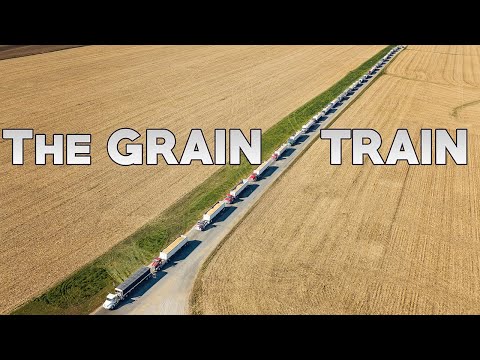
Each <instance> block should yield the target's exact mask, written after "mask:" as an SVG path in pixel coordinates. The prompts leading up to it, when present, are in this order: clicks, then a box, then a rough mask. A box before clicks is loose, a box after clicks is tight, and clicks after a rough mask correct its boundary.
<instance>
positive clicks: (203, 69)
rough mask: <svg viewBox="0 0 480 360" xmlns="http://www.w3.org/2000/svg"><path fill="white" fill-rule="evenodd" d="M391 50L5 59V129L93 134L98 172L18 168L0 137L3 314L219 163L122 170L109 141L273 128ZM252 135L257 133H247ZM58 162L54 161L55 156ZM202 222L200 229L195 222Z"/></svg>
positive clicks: (115, 52)
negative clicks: (132, 135)
mask: <svg viewBox="0 0 480 360" xmlns="http://www.w3.org/2000/svg"><path fill="white" fill-rule="evenodd" d="M382 48H383V47H382V46H87V47H81V48H74V49H68V50H62V51H57V52H53V53H47V54H41V55H35V56H29V57H24V58H17V59H9V60H3V61H0V79H1V80H0V125H1V128H2V129H8V128H33V129H34V130H35V132H36V133H45V134H47V135H48V137H47V141H48V142H50V141H51V135H52V134H53V133H59V134H62V133H63V134H67V133H89V134H92V139H93V140H92V165H91V166H88V167H85V166H81V167H75V166H53V165H48V166H44V167H40V166H34V153H33V144H32V143H33V142H32V141H30V142H27V143H26V152H25V163H26V164H25V166H17V167H14V166H11V165H8V164H10V162H11V154H10V153H11V143H10V142H7V141H0V164H1V165H0V197H1V199H2V201H1V202H0V292H1V294H2V296H1V297H0V313H5V312H8V311H10V310H12V309H13V308H15V307H16V306H18V305H20V304H21V303H23V302H25V301H26V300H28V299H30V298H32V297H33V296H35V295H38V294H40V293H41V292H42V291H44V290H46V289H47V288H48V287H50V286H52V285H54V284H55V283H56V282H58V281H60V280H61V279H63V278H64V277H66V276H67V275H69V274H71V273H72V272H73V271H75V270H77V269H79V268H80V267H81V266H83V265H84V264H86V263H87V262H89V261H91V260H93V259H94V258H95V257H97V256H98V255H100V254H102V253H104V252H105V251H107V250H108V249H109V248H111V247H112V246H113V245H115V244H116V243H118V242H119V241H121V240H122V239H124V238H125V237H127V236H128V235H129V234H131V233H132V232H134V231H135V230H136V229H138V228H139V227H140V226H142V225H144V224H145V223H146V222H148V221H149V220H151V219H152V218H154V217H155V216H157V215H159V214H160V213H161V212H162V211H163V210H165V209H166V208H167V207H168V206H169V205H171V204H172V203H173V202H174V201H175V200H177V199H178V198H179V197H180V196H182V195H184V194H185V193H187V192H188V191H190V190H192V189H193V188H194V187H195V186H197V185H199V184H200V183H201V182H203V181H204V180H205V179H207V178H208V176H209V175H211V174H212V173H213V172H214V171H215V170H216V169H217V167H215V166H201V165H198V164H195V165H192V166H166V165H165V164H164V163H163V162H162V161H160V164H159V166H154V167H151V166H148V167H147V166H138V167H135V166H134V167H121V166H118V165H115V164H114V163H113V162H112V161H111V160H110V159H109V157H108V154H107V151H106V143H107V140H108V137H109V136H110V134H111V133H112V132H113V131H115V130H117V129H119V128H122V127H129V128H134V129H136V130H137V131H139V132H140V133H141V134H142V135H144V134H145V129H146V128H167V129H170V130H171V131H172V132H173V133H174V134H175V135H176V137H177V148H176V149H177V151H176V154H177V156H180V155H181V151H182V148H183V146H184V144H185V142H186V140H187V137H188V134H189V132H190V130H191V129H192V128H199V127H200V128H202V129H203V131H204V134H205V136H206V138H207V140H208V142H209V144H210V146H212V147H213V129H214V128H216V127H219V128H241V129H243V130H244V131H246V130H248V129H250V128H259V127H260V128H262V129H263V130H266V129H268V128H269V127H270V126H272V125H273V124H275V123H276V122H277V121H278V120H280V119H281V118H282V117H284V116H286V115H287V114H288V113H290V112H291V111H293V110H295V109H296V108H298V107H299V106H301V105H302V104H304V103H305V102H307V101H308V100H310V99H311V98H313V97H315V96H317V95H318V94H319V93H321V92H322V91H323V90H325V89H326V88H328V87H329V86H331V85H332V84H334V83H335V82H336V81H338V80H339V79H341V78H342V77H343V76H344V75H345V74H346V73H347V72H348V71H350V70H353V69H354V68H356V67H357V66H359V65H360V64H361V63H363V62H364V61H365V60H367V59H368V58H370V57H371V56H373V55H374V54H375V53H377V52H378V51H379V50H380V49H382ZM247 133H248V132H247ZM49 161H50V162H51V158H50V160H49ZM192 225H193V224H192Z"/></svg>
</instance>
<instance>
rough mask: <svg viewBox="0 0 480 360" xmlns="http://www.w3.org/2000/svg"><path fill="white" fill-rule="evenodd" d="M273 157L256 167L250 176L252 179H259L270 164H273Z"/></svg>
mask: <svg viewBox="0 0 480 360" xmlns="http://www.w3.org/2000/svg"><path fill="white" fill-rule="evenodd" d="M272 163H273V159H272V158H270V159H268V160H267V161H265V162H264V163H263V164H262V165H260V166H259V167H258V168H256V169H255V170H254V171H253V173H252V175H250V177H249V178H248V180H250V181H257V180H258V179H259V178H260V176H261V175H262V174H263V173H264V172H265V170H267V169H268V168H269V166H270V165H272Z"/></svg>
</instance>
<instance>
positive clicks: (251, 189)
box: [237, 150, 287, 202]
mask: <svg viewBox="0 0 480 360" xmlns="http://www.w3.org/2000/svg"><path fill="white" fill-rule="evenodd" d="M285 152H287V151H286V150H285ZM259 186H260V185H258V184H249V185H248V186H247V187H246V188H245V190H243V191H242V192H241V194H240V196H239V197H238V198H237V201H238V202H240V201H243V200H242V199H245V198H247V197H248V196H249V195H250V194H251V193H253V192H254V191H255V189H256V188H258V187H259Z"/></svg>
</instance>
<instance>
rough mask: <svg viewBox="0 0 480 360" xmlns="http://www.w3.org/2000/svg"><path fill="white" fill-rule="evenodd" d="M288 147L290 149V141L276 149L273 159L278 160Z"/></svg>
mask: <svg viewBox="0 0 480 360" xmlns="http://www.w3.org/2000/svg"><path fill="white" fill-rule="evenodd" d="M287 149H288V143H286V144H283V145H282V146H280V147H279V148H278V149H277V150H275V152H274V153H273V155H272V159H273V160H275V161H277V160H278V159H279V158H280V156H282V154H283V153H284V151H285V150H287Z"/></svg>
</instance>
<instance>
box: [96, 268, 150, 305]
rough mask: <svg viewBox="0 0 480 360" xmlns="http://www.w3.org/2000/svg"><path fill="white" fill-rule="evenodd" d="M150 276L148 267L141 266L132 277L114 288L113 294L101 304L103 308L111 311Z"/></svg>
mask: <svg viewBox="0 0 480 360" xmlns="http://www.w3.org/2000/svg"><path fill="white" fill-rule="evenodd" d="M151 276H152V271H151V269H150V268H149V267H148V266H142V267H141V268H140V269H138V270H137V271H135V272H134V273H133V275H132V276H130V277H129V278H128V279H127V280H125V281H124V282H123V283H121V284H120V285H118V286H117V287H116V288H115V294H108V295H107V299H106V300H105V302H104V303H103V308H104V309H107V310H113V309H114V308H115V307H116V306H117V305H118V303H119V302H120V301H122V300H123V299H125V298H126V297H127V296H128V294H129V293H130V292H132V291H133V290H134V289H135V288H136V287H137V286H138V285H140V284H141V283H142V282H143V281H145V280H147V279H150V277H151Z"/></svg>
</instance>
